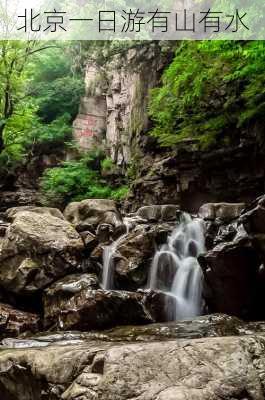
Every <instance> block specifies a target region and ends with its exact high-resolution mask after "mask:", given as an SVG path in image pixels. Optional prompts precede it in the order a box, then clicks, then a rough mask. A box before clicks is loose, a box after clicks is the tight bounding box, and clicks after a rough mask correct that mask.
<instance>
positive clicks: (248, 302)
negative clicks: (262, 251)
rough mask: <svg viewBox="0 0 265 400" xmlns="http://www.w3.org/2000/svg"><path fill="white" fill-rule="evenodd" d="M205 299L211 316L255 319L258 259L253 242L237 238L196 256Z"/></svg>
mask: <svg viewBox="0 0 265 400" xmlns="http://www.w3.org/2000/svg"><path fill="white" fill-rule="evenodd" d="M199 262H200V264H201V267H202V269H203V272H204V277H205V288H204V296H205V299H206V302H207V304H208V306H209V309H210V311H211V312H221V313H227V314H230V315H235V316H238V317H242V318H251V317H253V316H254V315H255V312H256V310H255V307H256V292H257V288H258V279H259V270H260V259H259V256H258V254H257V252H256V250H255V249H254V248H253V243H252V240H251V239H250V238H248V237H239V238H238V239H235V240H234V241H232V242H227V243H221V244H219V245H217V246H215V247H214V248H213V249H212V250H210V251H208V252H207V253H206V254H203V255H200V256H199Z"/></svg>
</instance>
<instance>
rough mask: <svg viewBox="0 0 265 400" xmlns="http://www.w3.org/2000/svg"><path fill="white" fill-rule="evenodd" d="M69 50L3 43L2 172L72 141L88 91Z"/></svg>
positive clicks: (0, 71)
mask: <svg viewBox="0 0 265 400" xmlns="http://www.w3.org/2000/svg"><path fill="white" fill-rule="evenodd" d="M70 49H71V46H70V45H68V46H66V45H63V44H58V43H51V44H49V45H43V44H41V43H39V42H18V41H17V42H16V41H2V42H1V43H0V52H1V54H2V57H1V63H0V78H1V80H0V82H1V84H0V99H1V102H0V127H1V129H0V138H1V139H2V145H1V140H0V150H2V152H1V154H0V164H1V166H3V165H4V166H5V167H8V168H11V167H14V165H16V164H17V163H19V162H23V161H24V160H25V161H26V160H27V156H28V154H29V153H31V152H32V151H35V150H36V149H39V151H43V152H45V151H48V149H49V147H50V148H51V149H54V146H58V145H64V143H65V142H68V141H69V140H70V138H71V125H72V121H73V118H74V117H75V116H76V114H77V111H78V106H79V102H80V96H81V95H82V93H83V91H84V79H83V77H82V76H81V73H80V71H75V70H74V69H73V59H72V57H71V51H70Z"/></svg>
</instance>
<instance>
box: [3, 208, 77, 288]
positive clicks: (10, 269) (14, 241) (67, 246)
mask: <svg viewBox="0 0 265 400" xmlns="http://www.w3.org/2000/svg"><path fill="white" fill-rule="evenodd" d="M83 249H84V244H83V241H82V239H81V237H80V236H79V234H78V233H77V232H76V231H75V229H74V228H73V227H72V225H71V224H70V223H69V222H67V221H66V220H64V219H62V218H57V217H54V216H52V215H51V214H49V213H44V214H40V213H35V212H31V211H21V212H17V213H16V214H15V215H14V220H13V222H12V224H11V225H10V226H9V227H8V228H7V230H6V233H5V236H4V237H3V238H1V239H0V286H2V287H3V288H4V289H5V290H7V291H11V292H13V293H16V294H22V295H24V294H32V293H34V292H36V291H37V290H39V289H42V288H44V287H46V286H47V285H48V284H50V283H52V282H53V281H55V280H56V279H58V278H59V277H62V276H65V275H66V274H67V273H70V272H71V271H75V270H77V269H78V267H79V266H80V256H81V252H82V251H83Z"/></svg>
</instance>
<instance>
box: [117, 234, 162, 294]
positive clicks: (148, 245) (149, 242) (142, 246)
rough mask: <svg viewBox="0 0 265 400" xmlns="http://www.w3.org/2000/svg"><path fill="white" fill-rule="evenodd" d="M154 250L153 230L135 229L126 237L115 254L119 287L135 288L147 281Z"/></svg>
mask: <svg viewBox="0 0 265 400" xmlns="http://www.w3.org/2000/svg"><path fill="white" fill-rule="evenodd" d="M154 250H155V242H154V235H153V234H152V233H151V232H146V231H145V230H143V231H141V230H140V231H136V232H135V231H133V232H130V233H129V234H128V235H126V236H125V237H124V239H123V240H122V241H121V242H120V243H119V245H118V246H117V248H116V251H115V254H114V256H113V260H114V265H115V272H114V275H115V276H114V281H115V282H116V285H117V287H118V288H122V289H130V290H133V289H136V288H139V287H141V286H143V285H144V284H145V283H146V281H147V276H148V273H149V268H150V265H151V261H152V257H153V255H154Z"/></svg>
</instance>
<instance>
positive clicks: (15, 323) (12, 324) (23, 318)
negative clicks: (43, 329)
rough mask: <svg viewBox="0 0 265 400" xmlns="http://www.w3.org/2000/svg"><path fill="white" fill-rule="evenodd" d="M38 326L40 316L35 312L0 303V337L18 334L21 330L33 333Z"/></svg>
mask: <svg viewBox="0 0 265 400" xmlns="http://www.w3.org/2000/svg"><path fill="white" fill-rule="evenodd" d="M39 328H40V318H39V317H38V316H37V315H36V314H32V313H28V312H25V311H21V310H17V309H15V308H13V307H11V306H10V305H8V304H3V303H0V337H2V338H3V337H6V336H18V335H20V334H21V333H23V332H31V333H35V332H37V331H38V330H39Z"/></svg>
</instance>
